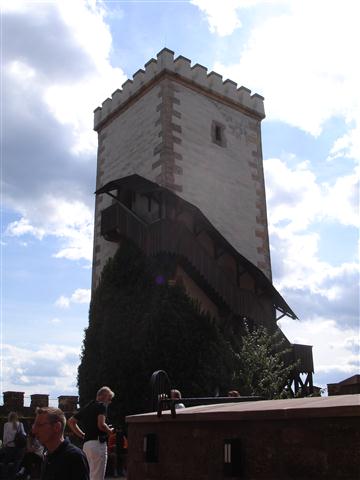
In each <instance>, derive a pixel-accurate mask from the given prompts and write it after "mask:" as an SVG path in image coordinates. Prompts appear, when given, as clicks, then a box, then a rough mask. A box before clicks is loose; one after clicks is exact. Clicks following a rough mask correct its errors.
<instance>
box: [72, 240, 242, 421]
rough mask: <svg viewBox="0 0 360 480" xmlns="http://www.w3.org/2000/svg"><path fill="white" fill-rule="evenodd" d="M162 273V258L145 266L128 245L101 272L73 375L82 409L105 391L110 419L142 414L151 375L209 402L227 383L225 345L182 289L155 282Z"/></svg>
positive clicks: (164, 270) (164, 268)
mask: <svg viewBox="0 0 360 480" xmlns="http://www.w3.org/2000/svg"><path fill="white" fill-rule="evenodd" d="M169 268H171V261H170V260H169V259H168V258H167V257H166V256H165V257H164V258H162V259H161V258H158V259H156V260H155V261H152V260H150V259H148V258H146V257H145V256H144V255H143V254H142V252H141V251H140V250H139V249H138V248H137V247H136V246H135V245H134V244H132V243H131V242H124V243H123V244H122V245H121V248H119V250H118V252H117V254H116V255H115V256H114V257H113V258H112V259H111V260H109V262H108V263H107V265H106V266H105V268H104V270H103V273H102V277H101V280H100V282H99V285H98V287H97V289H96V291H95V292H94V295H93V298H92V302H91V305H90V313H89V326H88V328H87V329H86V331H85V339H84V344H83V351H82V358H81V364H80V366H79V370H78V385H79V393H80V401H81V403H82V404H83V403H85V402H86V401H88V400H89V399H91V398H93V397H94V396H95V393H96V391H97V389H98V388H99V387H100V386H101V385H106V384H108V385H109V386H110V387H111V388H112V389H114V391H115V392H116V397H115V399H114V402H113V406H112V411H113V413H115V416H116V417H118V418H122V417H124V416H125V415H128V414H135V413H139V412H144V411H146V410H147V408H148V401H149V398H148V395H149V391H148V390H149V380H150V377H151V374H152V373H153V372H154V371H155V370H158V369H162V370H165V371H166V372H167V373H168V375H169V378H170V379H171V381H172V383H173V385H174V386H175V387H176V388H179V389H180V390H181V391H182V393H183V395H184V396H206V395H214V393H215V390H216V388H218V387H220V388H221V387H223V388H226V386H227V385H228V383H229V382H230V376H231V371H232V370H231V368H232V360H233V357H232V354H231V349H230V348H229V344H228V342H227V341H226V340H225V338H224V336H223V335H222V334H221V332H220V331H219V328H218V326H217V324H216V322H215V321H214V320H213V319H212V318H211V317H210V316H209V315H207V314H205V313H203V312H201V311H200V309H199V306H198V305H197V304H196V303H195V302H194V301H192V300H191V299H190V298H189V297H188V295H187V294H186V292H185V290H184V289H183V288H182V287H179V286H169V285H168V283H167V282H166V281H161V280H162V279H163V278H166V274H167V269H169Z"/></svg>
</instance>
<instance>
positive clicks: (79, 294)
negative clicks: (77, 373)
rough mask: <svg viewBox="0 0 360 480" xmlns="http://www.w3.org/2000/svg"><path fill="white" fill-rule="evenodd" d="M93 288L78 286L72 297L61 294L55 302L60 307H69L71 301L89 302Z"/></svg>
mask: <svg viewBox="0 0 360 480" xmlns="http://www.w3.org/2000/svg"><path fill="white" fill-rule="evenodd" d="M90 296H91V290H90V289H86V288H77V289H76V290H75V291H74V292H73V293H72V295H71V296H70V297H66V296H65V295H61V296H60V297H59V298H58V299H57V300H56V302H55V305H56V306H57V307H59V308H69V307H70V304H71V303H89V302H90Z"/></svg>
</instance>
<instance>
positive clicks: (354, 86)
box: [0, 0, 360, 398]
mask: <svg viewBox="0 0 360 480" xmlns="http://www.w3.org/2000/svg"><path fill="white" fill-rule="evenodd" d="M359 16H360V4H359V2H357V0H354V1H352V0H341V1H340V0H339V1H338V0H324V1H323V0H309V1H308V0H302V1H301V2H296V1H293V0H222V1H221V2H220V1H217V0H191V1H170V0H169V1H151V0H149V1H145V0H144V1H108V2H107V1H104V2H100V1H98V2H95V1H91V0H89V1H86V0H69V1H67V0H58V1H38V2H35V1H34V2H31V1H23V2H18V1H16V0H11V1H6V0H5V1H2V2H1V23H2V39H1V61H2V74H1V75H2V76H1V94H2V107H1V135H2V138H1V173H2V186H1V195H2V198H1V200H2V214H1V231H2V238H1V262H2V263H1V284H2V290H1V332H0V333H1V385H0V387H1V391H6V390H15V391H23V392H25V394H26V396H28V395H30V394H31V393H49V394H50V397H51V398H56V397H57V396H58V395H60V394H76V393H77V389H76V368H77V365H78V363H79V355H80V351H81V344H82V339H83V332H84V328H85V327H86V325H87V321H88V305H89V295H90V290H89V289H90V278H91V268H90V265H91V254H92V232H93V209H94V196H93V191H94V188H95V167H96V145H97V137H96V134H95V133H94V132H93V131H92V122H93V113H92V112H93V110H94V109H95V108H96V107H97V106H98V105H100V104H101V103H102V101H104V100H105V99H106V98H107V97H108V96H110V95H111V93H112V92H114V91H115V90H116V89H117V88H119V87H121V85H122V84H123V83H124V81H125V80H126V78H128V77H131V76H132V74H133V73H134V72H136V71H137V70H138V69H139V68H142V67H143V65H144V63H146V62H147V61H148V60H149V59H150V58H151V57H154V56H155V55H156V53H157V52H159V51H160V50H161V49H162V48H163V47H165V46H166V47H168V48H170V49H171V50H174V52H175V55H176V56H177V55H183V56H185V57H188V58H190V59H191V60H192V62H193V63H200V64H202V65H204V66H207V67H208V69H209V71H210V70H215V71H216V72H218V73H220V74H222V75H223V77H224V78H230V79H232V80H234V81H236V82H237V83H238V84H239V85H244V86H246V87H248V88H249V89H251V90H252V92H257V93H259V94H261V95H263V96H264V97H265V108H266V114H267V117H266V120H264V122H263V127H262V134H263V156H264V167H265V175H266V187H267V201H268V215H269V228H270V240H271V255H272V267H273V277H274V284H275V286H276V287H277V288H278V289H279V290H280V291H281V293H282V294H283V295H284V297H285V298H286V300H287V302H288V303H289V304H290V306H291V307H292V309H293V310H294V311H295V312H296V313H297V314H298V316H299V318H300V321H293V320H286V319H283V320H281V322H280V323H281V326H282V328H283V330H284V332H285V333H286V335H287V336H288V338H289V340H290V341H293V342H297V343H305V344H310V345H313V354H314V361H315V369H316V372H315V383H316V384H318V385H321V386H324V385H326V384H327V383H329V382H337V381H340V380H342V379H344V378H347V377H348V376H350V375H353V374H355V373H359V258H358V250H359V230H358V228H359V198H358V195H359V187H358V177H359V158H360V96H359V91H358V89H359V85H360V73H359V68H358V62H357V56H358V52H357V47H356V46H358V45H359V44H360V29H359V28H358V19H359Z"/></svg>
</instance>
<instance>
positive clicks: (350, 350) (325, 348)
mask: <svg viewBox="0 0 360 480" xmlns="http://www.w3.org/2000/svg"><path fill="white" fill-rule="evenodd" d="M279 325H280V326H281V329H282V330H283V331H284V333H285V335H286V336H287V337H288V339H289V340H290V341H291V342H292V343H301V344H305V345H312V346H313V358H314V366H315V382H316V384H317V385H320V386H322V387H324V386H326V374H328V373H330V372H332V374H333V375H336V377H337V380H336V381H341V380H344V379H345V378H347V377H350V376H351V375H355V374H357V373H359V371H360V355H359V353H360V352H359V346H360V337H359V328H344V327H339V326H338V325H337V323H336V322H335V320H333V319H329V318H321V317H313V318H309V319H306V320H303V321H301V322H294V321H293V320H290V319H288V318H283V319H282V320H280V321H279ZM334 352H336V355H335V354H334ZM334 381H335V380H334Z"/></svg>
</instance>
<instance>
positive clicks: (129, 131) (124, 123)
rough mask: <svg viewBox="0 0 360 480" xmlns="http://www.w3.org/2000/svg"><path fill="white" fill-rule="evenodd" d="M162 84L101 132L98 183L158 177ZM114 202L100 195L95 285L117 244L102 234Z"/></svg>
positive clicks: (95, 237) (94, 263) (96, 230)
mask: <svg viewBox="0 0 360 480" xmlns="http://www.w3.org/2000/svg"><path fill="white" fill-rule="evenodd" d="M159 103H160V99H159V86H156V85H155V86H154V88H152V89H151V90H150V91H149V92H148V93H147V94H146V96H143V97H141V98H139V99H138V100H137V101H136V102H134V103H132V104H130V105H129V107H128V108H127V109H126V110H124V111H123V112H122V113H121V115H119V116H117V117H116V118H114V119H113V121H112V122H110V123H108V124H107V125H106V126H105V127H104V128H103V129H102V130H101V132H100V133H99V150H98V171H97V182H96V183H97V186H96V188H97V189H98V188H100V187H101V186H103V185H105V184H106V183H108V182H110V181H111V180H116V179H118V178H121V177H125V176H127V175H131V174H133V173H137V174H139V175H142V176H144V177H146V178H148V179H149V180H155V178H156V175H158V174H159V171H160V167H158V168H155V169H153V168H152V164H153V162H154V161H156V158H157V157H158V156H159V154H157V155H154V148H155V147H156V145H158V143H159V132H160V129H161V126H160V125H159V122H158V119H159V112H158V111H157V107H158V105H159ZM109 205H111V198H110V197H109V196H108V195H100V196H99V197H98V198H97V200H96V207H95V235H94V256H93V287H95V286H96V285H97V283H98V280H99V276H100V273H101V271H102V269H103V268H104V265H105V263H106V261H107V259H108V258H109V257H111V256H113V255H114V254H115V252H116V250H117V245H116V244H114V243H112V242H108V241H106V240H104V239H103V238H102V237H101V236H100V221H101V210H103V209H104V208H106V207H107V206H109Z"/></svg>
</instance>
